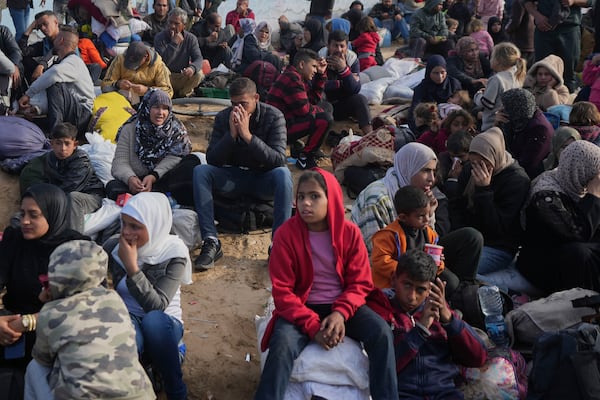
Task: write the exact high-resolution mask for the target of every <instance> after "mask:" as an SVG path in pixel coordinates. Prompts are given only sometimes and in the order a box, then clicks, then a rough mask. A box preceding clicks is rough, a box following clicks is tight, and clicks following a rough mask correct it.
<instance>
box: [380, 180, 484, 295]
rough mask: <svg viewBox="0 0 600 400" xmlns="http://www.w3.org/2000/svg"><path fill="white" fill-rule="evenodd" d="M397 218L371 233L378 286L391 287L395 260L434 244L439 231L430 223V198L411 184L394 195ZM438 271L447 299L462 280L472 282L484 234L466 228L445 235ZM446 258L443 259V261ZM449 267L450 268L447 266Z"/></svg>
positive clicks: (441, 242) (396, 261) (442, 241)
mask: <svg viewBox="0 0 600 400" xmlns="http://www.w3.org/2000/svg"><path fill="white" fill-rule="evenodd" d="M394 207H395V209H396V213H397V215H398V218H397V219H396V220H395V221H394V222H392V223H391V224H389V225H388V226H386V227H385V228H383V229H381V230H380V231H378V232H376V233H375V234H374V235H373V239H372V240H373V251H372V252H371V273H372V276H373V283H374V284H375V286H376V287H378V288H380V289H384V288H391V287H392V283H393V280H392V278H393V276H394V271H396V266H397V264H398V260H399V259H400V258H402V257H404V253H406V251H408V250H410V249H419V250H423V249H424V248H425V245H426V244H437V241H438V234H437V233H436V232H435V231H434V230H433V229H432V228H431V227H430V226H429V215H430V214H431V212H430V211H431V210H430V209H431V201H430V200H429V198H428V197H427V195H426V194H425V192H423V190H422V189H419V188H417V187H414V186H404V187H402V188H400V189H398V191H397V192H396V195H395V196H394ZM440 246H442V247H443V251H444V253H443V254H440V257H439V261H438V270H437V274H438V276H439V277H440V278H442V279H443V280H444V281H446V284H447V287H446V293H447V294H448V296H450V297H449V298H452V294H453V293H454V291H455V290H456V289H457V288H458V287H459V285H460V282H461V281H473V280H474V279H475V276H476V274H477V265H478V263H479V257H480V256H481V249H482V248H483V236H481V233H479V232H478V231H477V230H476V229H474V228H470V227H466V228H460V229H456V230H454V231H452V232H450V233H447V234H445V235H444V237H443V238H442V240H441V241H440ZM444 260H446V261H444ZM449 266H450V267H449Z"/></svg>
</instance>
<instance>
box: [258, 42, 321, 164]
mask: <svg viewBox="0 0 600 400" xmlns="http://www.w3.org/2000/svg"><path fill="white" fill-rule="evenodd" d="M326 82H327V61H326V60H325V59H324V58H321V57H319V55H318V54H317V53H315V52H314V51H312V50H310V49H302V50H299V51H298V52H297V53H296V56H295V57H294V60H293V64H290V65H288V66H287V68H286V69H285V70H284V71H283V73H282V74H281V75H279V77H278V78H277V80H276V81H275V82H274V83H273V85H272V86H271V89H270V90H269V93H268V95H267V99H266V103H268V104H270V105H272V106H274V107H276V108H278V109H279V110H280V111H281V112H282V113H283V115H284V117H285V120H286V122H287V141H288V144H290V143H294V142H296V141H297V140H299V139H300V138H302V137H304V136H308V140H307V142H306V145H305V146H304V148H303V149H302V151H301V154H300V155H299V157H298V160H297V162H296V166H297V167H298V168H300V169H310V168H313V167H316V166H317V163H316V160H317V158H319V157H318V155H319V153H320V147H321V144H323V141H324V140H325V137H326V135H327V132H329V128H330V126H331V124H332V123H333V107H332V105H331V104H330V103H328V102H326V101H324V89H325V83H326Z"/></svg>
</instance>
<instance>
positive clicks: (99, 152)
mask: <svg viewBox="0 0 600 400" xmlns="http://www.w3.org/2000/svg"><path fill="white" fill-rule="evenodd" d="M85 137H86V139H87V141H88V144H84V145H81V146H79V147H80V148H81V149H82V150H83V151H85V152H86V153H87V154H88V156H89V157H90V160H91V161H92V166H93V167H94V170H95V171H96V175H97V176H98V178H99V179H100V180H101V181H102V183H103V184H104V185H106V184H107V183H108V182H109V181H111V180H113V179H114V178H113V176H112V173H111V172H110V170H111V167H112V160H113V158H114V156H115V150H116V148H117V145H116V144H114V143H111V142H110V141H109V140H106V139H104V138H103V137H102V136H101V135H100V134H98V133H96V132H87V133H86V134H85Z"/></svg>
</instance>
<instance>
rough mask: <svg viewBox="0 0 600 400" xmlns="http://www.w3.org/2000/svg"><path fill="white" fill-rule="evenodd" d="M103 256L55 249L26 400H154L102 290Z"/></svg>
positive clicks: (128, 329) (98, 251)
mask: <svg viewBox="0 0 600 400" xmlns="http://www.w3.org/2000/svg"><path fill="white" fill-rule="evenodd" d="M107 267H108V255H107V254H106V253H105V252H104V250H103V249H102V247H100V246H99V245H97V244H96V243H94V242H92V241H88V240H74V241H70V242H66V243H63V244H62V245H60V246H58V247H57V248H56V249H55V250H54V251H53V252H52V254H51V255H50V261H49V264H48V285H49V288H48V289H45V290H43V291H42V293H41V294H40V300H41V301H43V302H46V304H44V306H43V307H42V309H41V311H40V313H39V315H38V318H37V328H36V333H37V338H36V342H35V345H34V347H33V352H32V355H33V358H34V360H33V361H32V362H31V363H30V364H29V366H28V367H27V374H26V377H25V382H26V389H25V398H27V399H34V400H35V399H44V400H49V399H53V398H56V399H92V398H103V399H109V398H110V399H112V398H119V399H154V398H155V395H154V391H153V389H152V384H151V383H150V380H149V379H148V376H147V375H146V372H145V371H144V369H143V367H142V366H141V364H140V363H139V361H138V353H137V346H136V341H135V329H134V328H133V325H132V323H131V319H130V317H129V312H128V311H127V308H126V307H125V304H124V303H123V301H122V300H121V297H120V296H119V295H118V294H117V292H116V291H114V290H109V289H107V288H105V287H103V286H102V283H103V282H104V280H105V279H106V273H107Z"/></svg>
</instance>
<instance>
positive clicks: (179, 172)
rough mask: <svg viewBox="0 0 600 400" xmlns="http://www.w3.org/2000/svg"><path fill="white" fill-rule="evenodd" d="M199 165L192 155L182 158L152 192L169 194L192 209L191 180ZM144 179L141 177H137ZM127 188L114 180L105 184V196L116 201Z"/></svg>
mask: <svg viewBox="0 0 600 400" xmlns="http://www.w3.org/2000/svg"><path fill="white" fill-rule="evenodd" d="M199 164H200V159H199V158H198V157H196V156H195V155H193V154H188V155H187V156H185V157H183V158H182V159H181V161H180V162H179V164H177V165H176V166H175V168H173V169H172V170H170V171H169V172H167V173H166V174H164V175H163V176H161V177H160V179H158V180H157V181H156V182H155V183H154V185H153V186H152V191H153V192H162V193H168V192H170V193H171V196H173V198H174V199H175V200H177V203H179V204H181V205H182V206H186V207H194V191H193V190H192V178H193V176H194V167H195V166H196V165H199ZM139 178H140V179H144V177H143V176H140V177H139ZM128 192H129V186H128V185H127V183H126V182H121V181H119V180H117V179H114V180H112V181H110V182H108V183H107V184H106V196H107V197H108V198H109V199H111V200H116V199H117V197H118V196H119V195H120V194H123V193H128Z"/></svg>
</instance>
